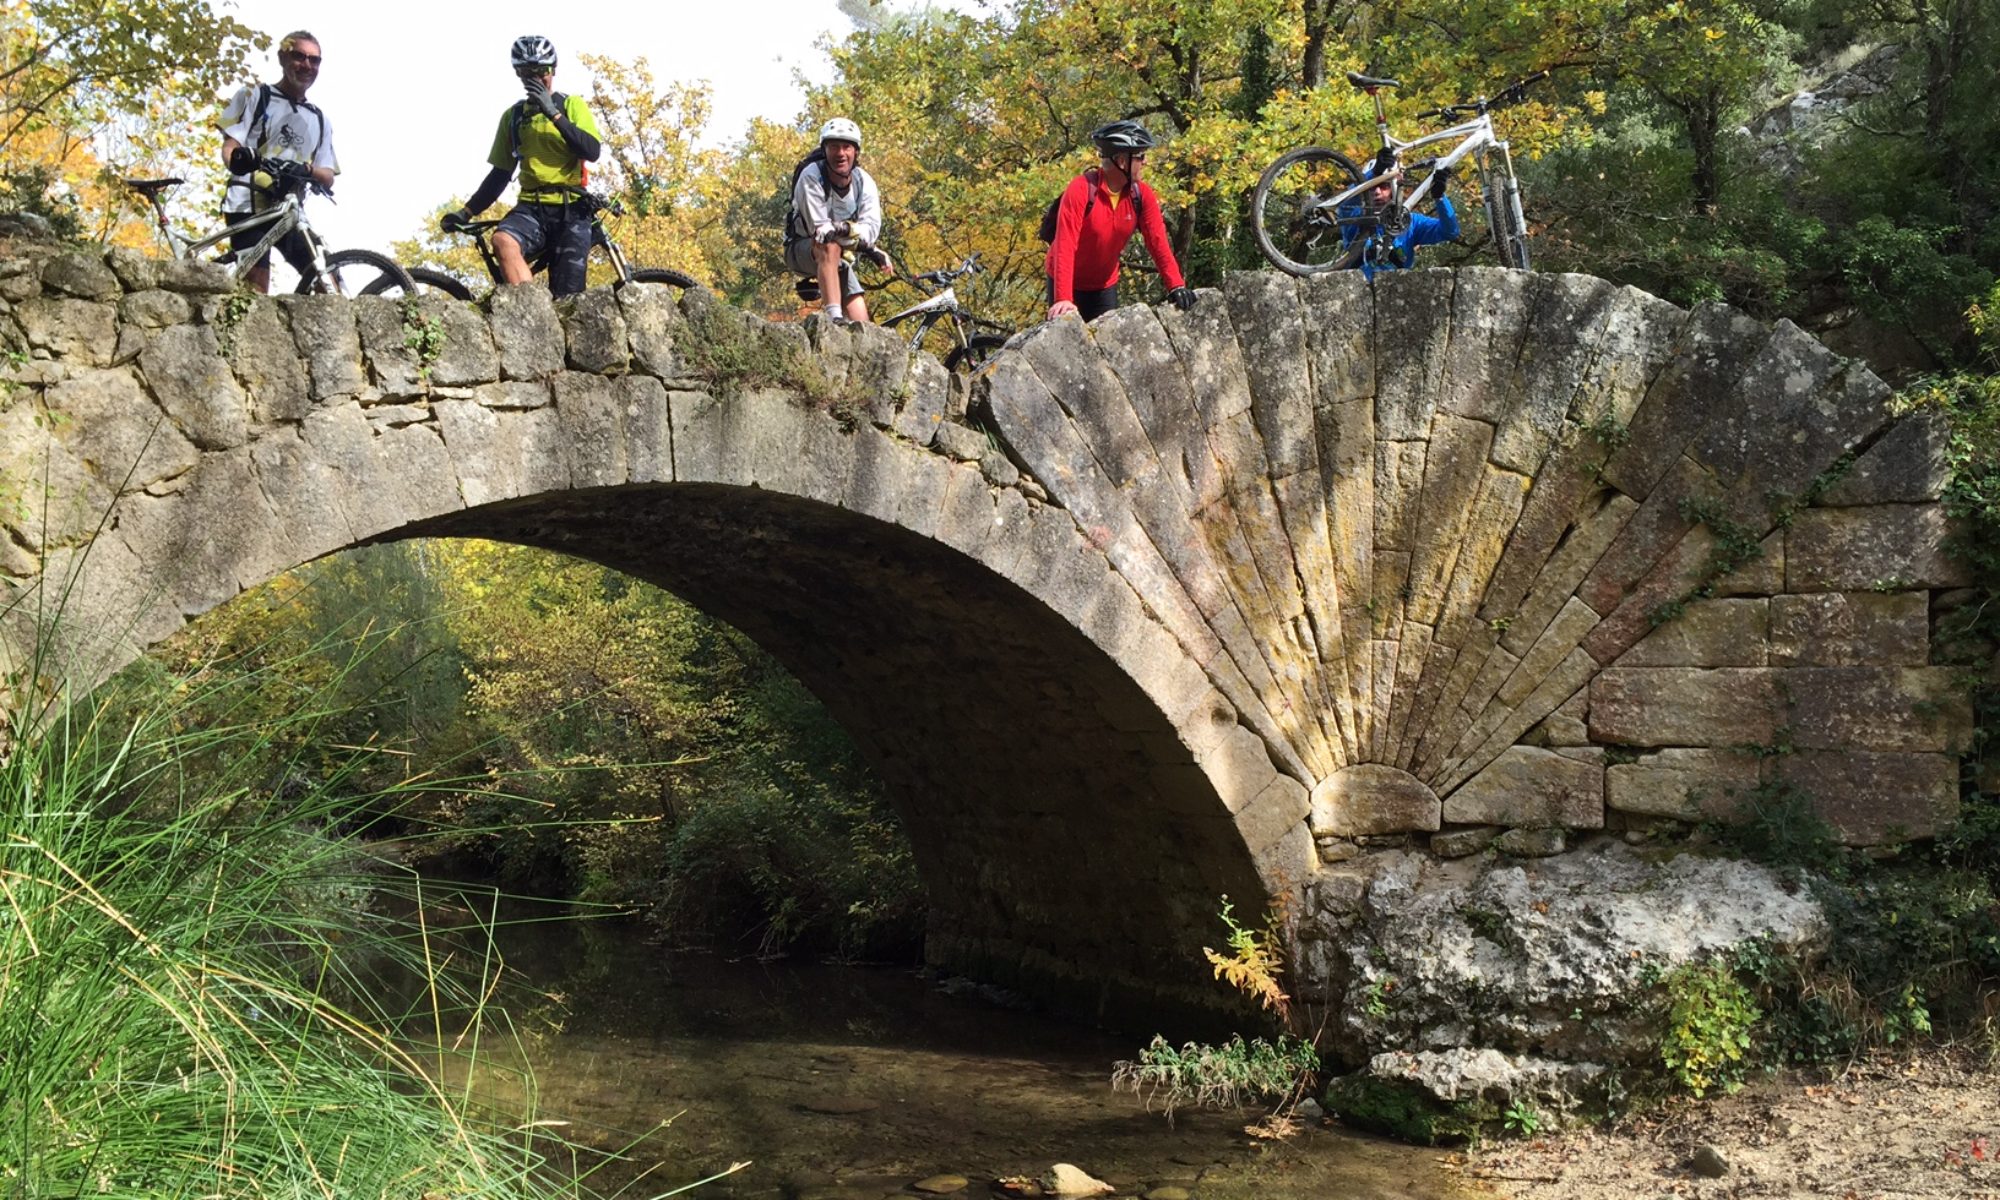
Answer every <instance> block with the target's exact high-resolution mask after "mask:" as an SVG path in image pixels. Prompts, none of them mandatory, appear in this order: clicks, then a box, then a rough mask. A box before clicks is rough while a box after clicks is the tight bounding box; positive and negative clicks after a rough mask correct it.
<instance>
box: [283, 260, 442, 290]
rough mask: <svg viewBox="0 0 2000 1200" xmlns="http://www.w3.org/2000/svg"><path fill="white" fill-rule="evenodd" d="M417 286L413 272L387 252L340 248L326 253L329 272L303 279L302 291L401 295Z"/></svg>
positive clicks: (415, 288) (301, 282)
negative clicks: (397, 262) (412, 275)
mask: <svg viewBox="0 0 2000 1200" xmlns="http://www.w3.org/2000/svg"><path fill="white" fill-rule="evenodd" d="M416 290H417V284H416V281H415V280H413V279H411V278H410V273H409V272H408V271H405V270H404V269H403V268H401V267H399V266H397V265H396V261H395V260H394V259H392V258H390V257H389V256H388V255H386V254H377V253H375V252H374V251H373V250H336V251H334V252H333V253H331V254H329V255H327V256H326V273H325V274H323V275H320V276H317V277H313V276H308V277H305V278H302V279H300V280H299V288H298V291H299V294H300V295H302V296H303V295H305V294H307V293H309V292H332V293H335V294H336V295H341V296H399V295H408V294H410V293H412V292H415V291H416Z"/></svg>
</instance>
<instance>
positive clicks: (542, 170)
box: [440, 34, 603, 296]
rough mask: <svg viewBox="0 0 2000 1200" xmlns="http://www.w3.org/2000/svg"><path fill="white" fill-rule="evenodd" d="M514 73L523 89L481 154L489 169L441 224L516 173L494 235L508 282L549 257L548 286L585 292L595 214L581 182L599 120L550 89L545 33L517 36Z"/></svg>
mask: <svg viewBox="0 0 2000 1200" xmlns="http://www.w3.org/2000/svg"><path fill="white" fill-rule="evenodd" d="M509 57H510V59H511V61H512V63H513V68H514V74H515V77H516V78H518V79H519V80H520V81H521V87H522V89H523V90H524V91H525V92H526V93H527V96H526V98H525V99H522V100H519V101H517V102H515V103H513V104H511V105H508V106H507V109H506V111H505V112H503V113H501V114H500V127H499V129H498V130H496V131H495V133H494V135H493V147H492V149H491V151H490V152H489V153H488V154H487V156H486V161H487V163H488V165H489V166H490V167H491V168H492V169H491V170H490V171H488V172H487V174H486V178H485V179H484V180H483V181H481V183H480V185H479V187H478V189H477V190H476V191H474V192H473V193H472V198H471V199H470V200H468V201H466V204H465V207H464V208H461V209H459V210H457V211H456V212H451V213H446V214H445V216H444V219H443V220H442V221H441V222H440V224H441V226H442V227H443V229H444V231H445V232H447V233H454V232H457V231H459V230H460V229H462V228H463V227H464V226H465V224H466V223H467V222H469V221H471V220H472V218H474V217H477V216H478V215H479V214H480V213H482V212H484V211H486V209H487V208H488V207H489V206H490V205H492V203H493V202H494V201H495V200H498V199H499V198H500V193H501V192H503V191H505V190H506V187H507V184H508V182H509V181H510V180H512V179H513V178H514V176H515V173H516V171H517V170H518V171H519V173H520V178H521V190H520V196H519V203H517V204H515V206H514V208H513V210H512V211H511V212H509V213H508V214H507V215H506V216H505V217H503V218H501V221H500V225H499V227H498V228H497V229H495V230H494V232H493V251H494V254H495V255H496V256H497V257H498V258H499V260H500V268H501V272H502V274H503V275H504V276H505V281H506V282H507V283H526V282H528V280H529V279H530V278H531V277H532V275H533V271H532V270H531V269H530V267H529V265H528V264H529V260H531V259H534V258H537V257H539V256H541V255H542V254H543V253H544V252H546V253H547V255H548V263H549V290H550V291H551V292H553V293H554V294H556V295H558V296H568V295H573V294H575V293H577V292H580V291H582V290H583V283H584V270H585V265H586V263H587V261H588V259H589V257H590V244H591V230H592V228H593V222H592V219H591V218H592V215H593V212H592V210H591V208H590V206H589V204H588V203H587V197H586V196H585V195H584V192H583V186H584V184H585V183H586V182H587V181H588V179H589V166H588V164H590V163H593V162H596V161H597V157H598V155H599V154H600V153H602V152H603V144H602V143H601V142H600V141H599V140H598V132H597V120H596V118H595V117H593V116H591V113H590V108H589V106H588V105H586V104H585V103H584V102H583V101H582V99H580V98H579V97H576V96H565V95H563V94H562V93H561V92H557V91H554V90H552V89H553V85H554V83H555V72H556V48H555V45H554V43H552V42H550V41H549V39H547V38H545V37H540V36H537V35H533V34H530V35H528V36H526V37H520V38H516V39H515V40H514V46H513V49H512V51H511V52H510V56H509Z"/></svg>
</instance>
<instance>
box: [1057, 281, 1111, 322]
mask: <svg viewBox="0 0 2000 1200" xmlns="http://www.w3.org/2000/svg"><path fill="white" fill-rule="evenodd" d="M1048 297H1049V303H1050V304H1054V303H1055V302H1056V281H1055V280H1053V279H1051V280H1049V287H1048ZM1073 303H1075V305H1076V311H1077V315H1078V316H1080V317H1082V318H1083V319H1084V320H1086V321H1095V320H1096V319H1097V318H1099V317H1101V316H1103V315H1104V314H1105V313H1108V312H1110V311H1111V310H1112V309H1114V308H1117V307H1118V285H1117V284H1115V283H1114V284H1112V285H1111V286H1110V287H1108V288H1103V289H1101V290H1099V291H1095V292H1078V293H1076V296H1075V298H1074V300H1073Z"/></svg>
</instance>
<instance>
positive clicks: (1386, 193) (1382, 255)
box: [1340, 158, 1458, 279]
mask: <svg viewBox="0 0 2000 1200" xmlns="http://www.w3.org/2000/svg"><path fill="white" fill-rule="evenodd" d="M1385 170H1386V171H1388V174H1386V175H1382V174H1380V172H1382V171H1385ZM1374 171H1375V173H1377V174H1378V175H1379V177H1380V182H1379V183H1377V184H1376V185H1375V186H1374V187H1372V188H1370V189H1368V191H1367V192H1365V193H1363V195H1364V196H1366V197H1367V199H1366V206H1365V207H1363V208H1355V207H1354V206H1351V205H1350V206H1343V210H1342V214H1341V215H1342V216H1355V215H1359V214H1361V213H1382V212H1386V211H1387V210H1388V208H1389V204H1390V202H1391V201H1392V200H1394V199H1395V195H1396V185H1397V184H1398V183H1399V182H1401V180H1402V177H1403V173H1402V172H1401V171H1400V170H1397V169H1396V168H1395V162H1394V160H1387V161H1385V160H1383V159H1380V158H1378V159H1377V160H1376V161H1375V167H1374ZM1431 178H1432V179H1433V181H1434V182H1433V183H1432V184H1431V193H1430V194H1431V199H1432V200H1434V201H1436V203H1437V216H1435V217H1427V216H1425V215H1424V214H1422V213H1419V212H1413V213H1410V214H1409V222H1410V224H1409V227H1408V228H1406V229H1404V230H1403V232H1401V233H1399V234H1397V235H1396V240H1395V241H1394V242H1393V243H1391V244H1390V246H1389V247H1388V249H1387V250H1386V251H1383V250H1380V249H1376V250H1373V251H1371V252H1370V253H1369V254H1365V255H1363V256H1362V260H1361V262H1360V264H1359V265H1360V267H1361V274H1362V277H1363V278H1365V279H1373V278H1375V272H1377V271H1400V270H1403V269H1405V268H1408V267H1413V266H1415V265H1416V263H1417V247H1418V246H1435V245H1437V244H1438V243H1439V242H1449V241H1453V240H1456V239H1457V237H1458V213H1457V211H1456V210H1454V209H1453V208H1452V206H1451V198H1450V197H1449V196H1447V195H1445V194H1444V193H1445V186H1446V185H1447V184H1449V183H1450V182H1451V171H1450V170H1449V169H1448V168H1447V169H1441V170H1438V171H1436V172H1433V173H1432V176H1431ZM1371 232H1373V231H1372V230H1368V229H1365V228H1364V227H1362V226H1359V225H1347V224H1343V225H1342V226H1341V227H1340V238H1341V242H1342V244H1343V245H1351V244H1352V243H1353V241H1354V239H1355V238H1357V237H1360V236H1362V235H1363V234H1365V233H1371ZM1371 259H1372V260H1373V261H1370V260H1371Z"/></svg>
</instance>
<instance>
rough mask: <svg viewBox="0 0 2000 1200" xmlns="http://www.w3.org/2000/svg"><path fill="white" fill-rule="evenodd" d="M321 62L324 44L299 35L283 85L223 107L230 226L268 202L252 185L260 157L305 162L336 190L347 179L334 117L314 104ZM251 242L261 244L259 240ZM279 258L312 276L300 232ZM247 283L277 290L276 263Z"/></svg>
mask: <svg viewBox="0 0 2000 1200" xmlns="http://www.w3.org/2000/svg"><path fill="white" fill-rule="evenodd" d="M319 62H320V48H319V39H318V38H316V37H314V36H313V35H312V34H310V33H307V32H306V31H305V30H303V29H298V30H294V31H292V32H291V33H288V34H286V35H285V36H284V37H282V38H280V39H279V40H278V66H279V69H280V71H281V72H282V76H281V77H280V79H279V80H278V82H277V83H275V84H269V83H255V84H250V85H249V86H247V87H244V88H242V89H241V90H239V91H238V92H237V93H236V94H235V95H234V96H231V97H230V98H229V103H227V104H225V105H223V106H222V114H221V116H219V117H217V118H216V122H215V127H216V129H218V130H219V131H221V133H222V161H223V162H224V163H225V164H226V165H227V166H228V168H229V187H228V189H227V190H225V191H224V192H223V194H222V220H223V222H224V223H225V224H229V225H240V224H242V223H243V221H244V219H245V218H247V217H248V216H250V214H251V213H253V212H255V211H256V210H258V209H259V208H262V207H263V206H264V204H265V202H266V200H267V199H268V197H267V196H265V195H263V194H262V193H260V192H259V191H258V190H257V189H256V188H254V187H252V186H251V180H250V176H251V173H252V172H254V171H255V170H256V169H257V160H258V159H260V158H262V159H276V160H277V161H279V162H285V163H297V164H299V168H300V170H302V171H304V172H305V173H307V174H309V175H310V176H311V178H312V181H313V182H314V183H317V184H319V185H320V186H321V187H323V188H330V187H332V186H333V177H334V176H335V175H338V174H339V173H340V162H339V160H338V159H336V158H335V157H334V153H333V135H332V133H331V131H330V130H329V129H328V127H327V123H326V114H325V113H323V112H321V111H320V110H319V106H318V105H316V104H312V103H309V102H308V101H307V100H306V91H307V89H309V88H311V87H312V85H313V83H314V82H315V81H317V80H318V79H319ZM260 232H261V231H260ZM250 241H251V242H252V243H253V244H254V243H255V241H256V238H254V237H253V238H251V239H250ZM246 248H247V247H246ZM278 251H279V253H281V254H283V255H284V256H285V261H286V262H288V263H290V264H292V269H293V270H295V271H298V272H299V273H300V274H302V275H303V274H307V273H309V272H310V271H311V270H312V251H311V250H310V249H309V248H308V247H307V246H306V239H305V234H304V233H303V232H301V231H300V230H297V229H294V230H292V231H291V232H290V233H287V234H286V235H285V236H284V237H282V238H280V239H278ZM243 278H244V279H245V280H246V281H247V282H248V283H249V284H250V286H251V287H253V288H256V289H257V290H258V291H260V292H268V291H270V290H271V256H270V255H269V254H266V255H264V257H263V258H261V259H259V260H257V263H256V265H255V266H253V267H251V268H250V269H249V270H248V271H246V272H244V275H243Z"/></svg>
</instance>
